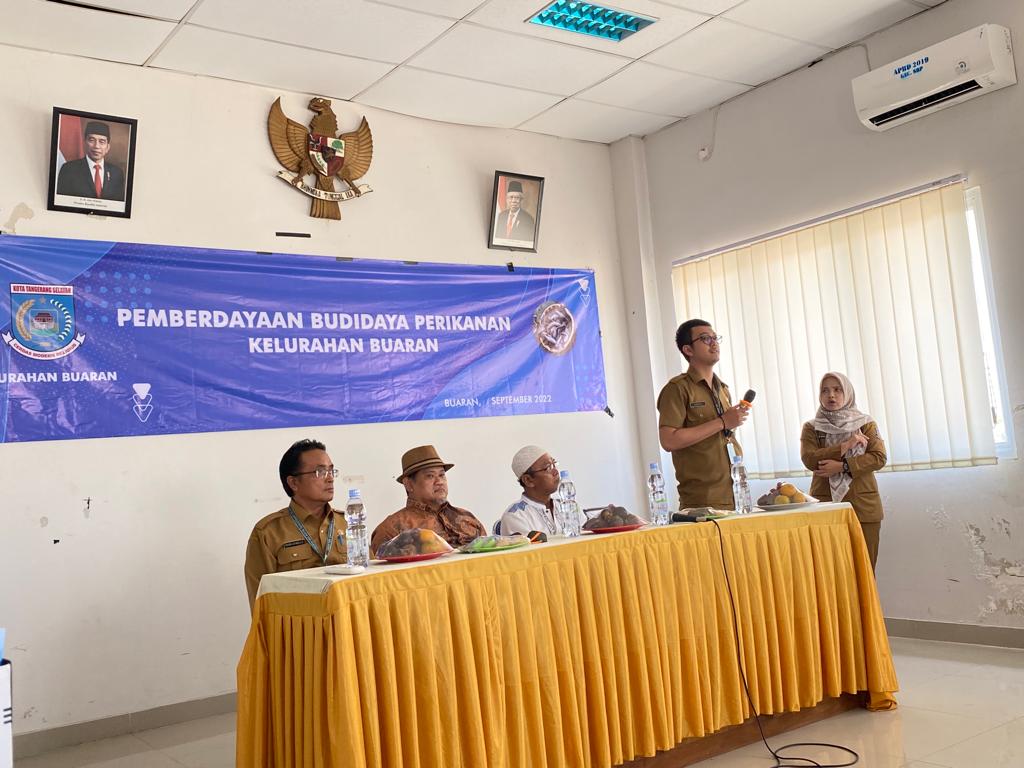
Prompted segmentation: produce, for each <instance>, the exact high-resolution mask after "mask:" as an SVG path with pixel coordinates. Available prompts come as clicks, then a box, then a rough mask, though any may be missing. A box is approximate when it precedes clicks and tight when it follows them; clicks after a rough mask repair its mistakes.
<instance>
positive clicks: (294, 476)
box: [245, 440, 348, 610]
mask: <svg viewBox="0 0 1024 768" xmlns="http://www.w3.org/2000/svg"><path fill="white" fill-rule="evenodd" d="M278 474H279V475H280V476H281V485H282V486H283V487H284V492H285V493H286V494H288V496H289V497H290V498H291V502H290V503H289V504H288V506H287V507H285V508H284V509H279V510H278V511H277V512H274V513H272V514H269V515H267V516H266V517H264V518H263V519H262V520H260V521H259V522H258V523H256V525H255V526H254V527H253V529H252V534H251V535H250V536H249V546H248V547H247V548H246V551H245V588H246V589H247V590H248V591H249V610H252V607H253V605H254V604H255V602H256V592H257V591H258V590H259V586H260V579H261V578H262V577H263V574H265V573H276V572H278V571H294V570H298V569H299V568H315V567H316V566H318V565H336V564H338V563H344V562H345V560H346V558H347V554H348V553H347V552H346V547H345V514H344V513H343V512H342V511H341V510H338V509H334V508H333V507H331V504H330V502H331V499H333V498H334V478H336V477H337V476H338V470H336V469H335V468H334V463H333V462H332V461H331V457H330V456H328V455H327V449H326V448H324V444H323V443H321V442H319V441H317V440H299V441H298V442H297V443H295V444H294V445H292V447H291V448H289V449H288V450H287V451H285V454H284V456H282V457H281V463H280V465H279V467H278Z"/></svg>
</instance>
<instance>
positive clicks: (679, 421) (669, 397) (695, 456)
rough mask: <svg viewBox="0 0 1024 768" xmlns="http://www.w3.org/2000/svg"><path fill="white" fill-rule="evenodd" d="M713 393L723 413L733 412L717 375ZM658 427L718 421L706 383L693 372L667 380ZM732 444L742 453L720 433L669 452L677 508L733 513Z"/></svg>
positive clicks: (662, 394)
mask: <svg viewBox="0 0 1024 768" xmlns="http://www.w3.org/2000/svg"><path fill="white" fill-rule="evenodd" d="M711 383H712V384H713V385H714V388H715V393H716V394H717V396H718V400H719V403H720V404H721V406H722V411H723V412H724V411H726V410H728V409H729V408H732V396H731V395H730V394H729V387H727V386H726V385H725V384H723V383H722V380H721V379H719V378H718V376H717V375H714V376H713V377H712V380H711ZM658 414H659V418H658V427H659V428H661V427H672V428H674V429H678V428H680V427H698V426H700V425H701V424H706V423H707V422H709V421H717V420H718V418H719V416H718V410H717V409H716V408H715V402H714V399H713V397H712V394H711V389H709V388H708V385H707V382H705V381H704V380H703V379H701V378H699V377H698V376H697V374H695V373H693V372H692V371H687V372H686V373H683V374H680V375H679V376H676V377H675V378H673V379H670V380H669V382H668V384H666V385H665V386H664V387H663V388H662V390H661V394H660V395H658ZM730 442H731V443H732V444H733V446H734V448H735V450H736V453H738V454H741V453H742V450H741V449H740V447H739V444H738V443H737V442H736V439H735V437H730V438H726V437H725V435H724V434H723V432H717V433H715V434H713V435H711V437H706V438H704V439H703V440H701V441H700V442H699V443H695V444H694V445H691V446H690V447H688V448H683V449H681V450H678V451H672V466H673V467H675V470H676V482H677V483H678V488H679V507H680V509H682V508H683V507H715V508H716V509H732V508H733V507H734V506H735V504H734V502H733V496H732V475H731V473H730V470H731V464H730V459H729V451H728V448H727V447H726V446H727V445H728V444H729V443H730Z"/></svg>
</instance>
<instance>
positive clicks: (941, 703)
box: [15, 638, 1024, 768]
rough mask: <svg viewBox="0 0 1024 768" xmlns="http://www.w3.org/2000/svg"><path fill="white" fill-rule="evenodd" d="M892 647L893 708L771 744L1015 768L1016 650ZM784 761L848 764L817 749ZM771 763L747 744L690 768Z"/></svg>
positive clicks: (215, 743)
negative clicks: (896, 686) (821, 745)
mask: <svg viewBox="0 0 1024 768" xmlns="http://www.w3.org/2000/svg"><path fill="white" fill-rule="evenodd" d="M892 649H893V654H894V655H895V658H896V669H897V672H898V673H899V677H900V684H901V686H902V689H903V690H902V691H901V692H900V694H899V696H898V699H899V702H900V707H899V709H897V710H896V711H894V712H875V713H872V712H867V711H863V710H857V711H852V712H847V713H845V714H842V715H839V716H837V717H833V718H831V719H829V720H825V721H822V722H820V723H816V724H814V725H810V726H808V727H806V728H802V729H800V730H799V731H791V732H789V733H787V734H784V735H783V736H780V737H778V738H774V739H770V740H769V741H770V742H771V743H772V745H773V746H774V747H776V748H777V747H779V746H781V745H782V744H786V743H792V742H798V741H804V742H808V741H810V742H831V743H835V744H843V745H845V746H848V747H850V748H851V749H854V750H856V751H857V752H859V753H860V756H861V759H860V762H859V763H858V766H865V768H1024V650H1009V649H1002V648H986V647H982V646H974V645H954V644H950V643H931V642H924V641H920V640H903V639H900V638H894V639H893V640H892ZM234 728H235V718H234V715H220V716H218V717H210V718H207V719H205V720H195V721H193V722H191V723H182V724H180V725H172V726H168V727H166V728H157V729H155V730H152V731H143V732H141V733H137V734H134V735H132V736H122V737H119V738H116V739H107V740H105V741H97V742H94V743H92V744H84V745H82V746H78V747H72V748H70V749H63V750H60V751H57V752H51V753H49V754H46V755H40V756H39V757H33V758H29V759H26V760H19V761H18V762H17V763H16V764H15V768H86V767H87V766H88V768H181V766H187V767H188V768H229V767H230V766H234V764H235V760H234V755H235V752H234V750H235V746H234ZM789 755H790V756H797V755H799V756H800V757H809V758H811V759H813V760H816V761H818V762H819V763H842V762H845V761H846V760H847V759H848V758H847V757H844V756H843V753H840V752H836V751H832V752H828V751H825V750H819V749H817V748H801V749H800V750H798V751H793V752H791V753H789ZM774 764H775V762H774V760H772V758H770V757H769V756H768V754H767V752H766V751H765V749H764V746H763V745H759V744H755V745H751V746H749V747H744V748H743V749H739V750H736V751H735V752H731V753H730V754H728V755H722V756H720V757H716V758H714V759H712V760H706V761H704V762H702V763H699V764H698V765H697V766H696V767H695V768H771V766H773V765H774ZM790 764H791V765H809V763H806V762H802V761H798V760H793V761H791V762H790ZM481 768H483V767H481Z"/></svg>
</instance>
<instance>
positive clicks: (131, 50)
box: [0, 0, 174, 64]
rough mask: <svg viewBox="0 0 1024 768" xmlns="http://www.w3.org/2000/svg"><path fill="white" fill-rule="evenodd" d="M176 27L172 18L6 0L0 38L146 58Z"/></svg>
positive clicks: (127, 59) (96, 55) (114, 57)
mask: <svg viewBox="0 0 1024 768" xmlns="http://www.w3.org/2000/svg"><path fill="white" fill-rule="evenodd" d="M173 29H174V24H172V23H171V22H168V21H156V20H154V19H141V18H139V17H137V16H127V15H124V14H120V13H108V12H106V11H96V10H92V9H90V8H78V7H76V6H73V5H59V4H57V3H41V2H38V0H4V19H3V23H2V24H0V43H7V44H9V45H18V46H22V47H24V48H37V49H39V50H41V51H54V52H55V53H69V54H72V55H75V56H87V57H88V58H91V59H105V60H107V61H119V62H124V63H127V64H142V63H143V62H144V61H145V60H146V59H148V58H149V57H150V55H152V53H153V51H155V50H156V49H157V48H158V47H159V46H160V44H161V43H162V42H163V41H164V39H165V38H166V37H167V35H169V34H170V33H171V30H173Z"/></svg>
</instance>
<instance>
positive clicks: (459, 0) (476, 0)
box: [366, 0, 487, 19]
mask: <svg viewBox="0 0 1024 768" xmlns="http://www.w3.org/2000/svg"><path fill="white" fill-rule="evenodd" d="M486 1H487V0H366V2H368V3H374V4H380V5H397V6H399V7H400V8H408V9H409V10H411V11H420V12H421V13H431V14H433V15H434V16H447V17H448V18H449V19H461V18H462V17H463V16H465V15H466V14H467V13H470V12H471V11H473V10H476V8H478V7H479V6H481V5H483V4H484V3H485V2H486Z"/></svg>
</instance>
